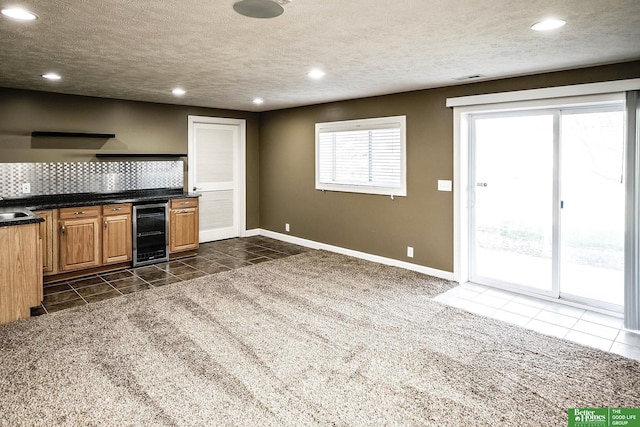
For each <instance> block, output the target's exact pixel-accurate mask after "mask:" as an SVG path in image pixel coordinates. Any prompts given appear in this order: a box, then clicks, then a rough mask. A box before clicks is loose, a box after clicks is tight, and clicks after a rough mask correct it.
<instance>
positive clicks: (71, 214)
mask: <svg viewBox="0 0 640 427" xmlns="http://www.w3.org/2000/svg"><path fill="white" fill-rule="evenodd" d="M100 211H101V207H100V206H78V207H75V208H62V209H60V215H59V218H60V219H72V218H91V217H97V216H100Z"/></svg>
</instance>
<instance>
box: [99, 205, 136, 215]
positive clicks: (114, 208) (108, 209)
mask: <svg viewBox="0 0 640 427" xmlns="http://www.w3.org/2000/svg"><path fill="white" fill-rule="evenodd" d="M130 213H131V203H118V204H114V205H104V206H102V215H103V216H110V215H124V214H130Z"/></svg>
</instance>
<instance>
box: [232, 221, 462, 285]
mask: <svg viewBox="0 0 640 427" xmlns="http://www.w3.org/2000/svg"><path fill="white" fill-rule="evenodd" d="M255 231H257V232H258V234H251V235H253V236H255V235H260V236H265V237H270V238H272V239H276V240H282V241H283V242H288V243H294V244H296V245H300V246H305V247H307V248H312V249H322V250H325V251H329V252H335V253H338V254H342V255H348V256H352V257H354V258H360V259H364V260H367V261H373V262H377V263H379V264H385V265H391V266H393V267H401V268H406V269H407V270H412V271H417V272H418V273H423V274H428V275H430V276H434V277H440V278H442V279H447V280H453V273H452V272H449V271H444V270H438V269H435V268H431V267H425V266H422V265H417V264H412V263H410V262H406V261H400V260H397V259H393V258H387V257H383V256H379V255H373V254H369V253H366V252H360V251H354V250H352V249H346V248H342V247H340V246H333V245H328V244H326V243H320V242H316V241H314V240H307V239H303V238H301V237H295V236H291V235H289V234H282V233H276V232H275V231H270V230H264V229H262V228H258V229H253V230H247V234H245V236H247V237H248V236H250V234H249V232H251V233H253V232H255Z"/></svg>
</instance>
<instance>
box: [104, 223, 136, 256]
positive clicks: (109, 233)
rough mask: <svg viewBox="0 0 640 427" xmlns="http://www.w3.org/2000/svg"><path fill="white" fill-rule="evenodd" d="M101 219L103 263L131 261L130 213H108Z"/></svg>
mask: <svg viewBox="0 0 640 427" xmlns="http://www.w3.org/2000/svg"><path fill="white" fill-rule="evenodd" d="M102 221H103V224H104V225H103V227H104V229H103V230H102V262H103V264H110V263H114V262H125V261H131V215H127V214H125V215H109V216H105V217H103V219H102Z"/></svg>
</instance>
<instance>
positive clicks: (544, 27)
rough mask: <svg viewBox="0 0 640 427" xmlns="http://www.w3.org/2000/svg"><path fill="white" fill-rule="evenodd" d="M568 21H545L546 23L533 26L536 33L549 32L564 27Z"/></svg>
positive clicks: (537, 23) (541, 22) (542, 22)
mask: <svg viewBox="0 0 640 427" xmlns="http://www.w3.org/2000/svg"><path fill="white" fill-rule="evenodd" d="M566 23H567V21H563V20H562V19H545V20H544V21H540V22H536V23H535V24H533V25H532V26H531V29H532V30H534V31H549V30H555V29H556V28H560V27H562V26H563V25H564V24H566Z"/></svg>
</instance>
